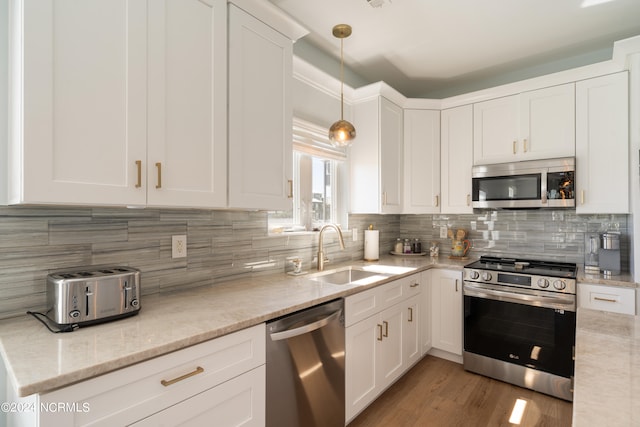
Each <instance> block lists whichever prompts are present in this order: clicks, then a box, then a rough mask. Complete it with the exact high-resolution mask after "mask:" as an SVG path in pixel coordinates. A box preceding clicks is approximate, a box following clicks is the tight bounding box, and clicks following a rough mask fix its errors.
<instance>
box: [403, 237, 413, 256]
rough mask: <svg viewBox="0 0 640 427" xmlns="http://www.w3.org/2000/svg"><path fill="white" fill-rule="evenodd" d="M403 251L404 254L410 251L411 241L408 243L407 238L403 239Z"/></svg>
mask: <svg viewBox="0 0 640 427" xmlns="http://www.w3.org/2000/svg"><path fill="white" fill-rule="evenodd" d="M403 252H404V253H405V254H410V253H411V243H409V239H404V250H403Z"/></svg>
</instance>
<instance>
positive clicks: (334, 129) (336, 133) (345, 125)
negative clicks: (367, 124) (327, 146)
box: [329, 120, 356, 147]
mask: <svg viewBox="0 0 640 427" xmlns="http://www.w3.org/2000/svg"><path fill="white" fill-rule="evenodd" d="M355 137H356V128H355V127H353V125H352V124H351V123H349V122H348V121H346V120H338V121H337V122H335V123H334V124H332V125H331V127H330V128H329V139H330V140H331V145H333V146H334V147H348V146H349V145H351V141H352V140H354V139H355Z"/></svg>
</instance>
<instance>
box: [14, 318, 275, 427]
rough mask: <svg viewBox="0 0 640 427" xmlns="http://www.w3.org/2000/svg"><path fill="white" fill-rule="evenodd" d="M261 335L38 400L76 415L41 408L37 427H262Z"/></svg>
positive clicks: (252, 331)
mask: <svg viewBox="0 0 640 427" xmlns="http://www.w3.org/2000/svg"><path fill="white" fill-rule="evenodd" d="M264 337H265V326H264V324H260V325H257V326H254V327H252V328H248V329H244V330H242V331H238V332H235V333H232V334H229V335H225V336H223V337H220V338H216V339H214V340H211V341H207V342H204V343H202V344H197V345H194V346H192V347H188V348H186V349H183V350H178V351H175V352H173V353H169V354H167V355H164V356H160V357H157V358H155V359H151V360H149V361H146V362H141V363H138V364H136V365H132V366H129V367H126V368H123V369H120V370H117V371H114V372H111V373H108V374H105V375H101V376H99V377H96V378H92V379H89V380H86V381H82V382H80V383H77V384H74V385H71V386H69V387H65V388H62V389H59V390H56V391H53V392H50V393H43V394H40V395H36V396H34V398H35V405H37V406H38V407H41V405H45V406H47V405H57V404H58V402H65V404H67V405H75V406H74V407H75V408H79V409H80V410H75V411H51V412H49V411H40V412H39V419H38V420H37V422H35V425H39V426H45V427H46V426H62V425H64V426H88V425H91V426H116V425H131V424H134V425H140V426H147V425H153V426H162V425H167V426H175V425H187V426H188V425H193V426H196V425H198V426H200V425H211V422H212V420H215V425H216V426H263V425H264V423H265V339H264ZM12 422H13V420H12ZM10 424H11V422H10ZM14 424H15V425H25V424H24V423H22V422H21V421H20V420H15V423H14Z"/></svg>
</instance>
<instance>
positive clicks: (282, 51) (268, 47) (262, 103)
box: [228, 5, 293, 210]
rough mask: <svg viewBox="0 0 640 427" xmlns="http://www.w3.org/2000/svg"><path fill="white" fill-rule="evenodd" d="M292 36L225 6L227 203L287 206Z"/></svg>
mask: <svg viewBox="0 0 640 427" xmlns="http://www.w3.org/2000/svg"><path fill="white" fill-rule="evenodd" d="M292 52H293V46H292V41H291V40H289V39H288V38H287V37H285V36H284V35H282V34H281V33H279V32H278V31H276V30H274V29H273V28H271V27H269V26H267V25H266V24H264V23H263V22H261V21H259V20H257V19H256V18H254V17H253V16H250V15H248V14H247V13H245V12H244V11H242V10H240V9H238V8H237V7H235V6H234V5H229V146H228V148H229V164H228V167H229V206H230V207H234V208H254V209H267V210H287V209H291V206H292V197H293V194H292V191H293V181H292V179H293V178H292V170H293V163H292V162H293V159H292V156H293V153H292V120H293V118H292V115H293V107H292V102H291V84H292V80H293V65H292V55H293V54H292Z"/></svg>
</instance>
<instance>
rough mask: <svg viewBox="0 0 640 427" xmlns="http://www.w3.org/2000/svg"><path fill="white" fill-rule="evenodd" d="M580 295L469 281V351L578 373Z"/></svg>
mask: <svg viewBox="0 0 640 427" xmlns="http://www.w3.org/2000/svg"><path fill="white" fill-rule="evenodd" d="M575 331H576V313H575V295H563V294H555V293H550V292H544V291H533V290H522V289H514V290H513V291H511V289H509V290H504V287H503V286H494V285H487V284H478V283H470V282H464V349H465V352H470V353H475V354H478V355H481V356H486V357H488V358H491V359H498V360H501V361H503V362H508V363H513V364H516V365H520V366H524V367H527V368H531V369H535V370H539V371H544V372H548V373H551V374H554V375H558V376H561V377H565V378H570V377H572V376H573V366H574V362H573V357H574V347H575Z"/></svg>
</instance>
